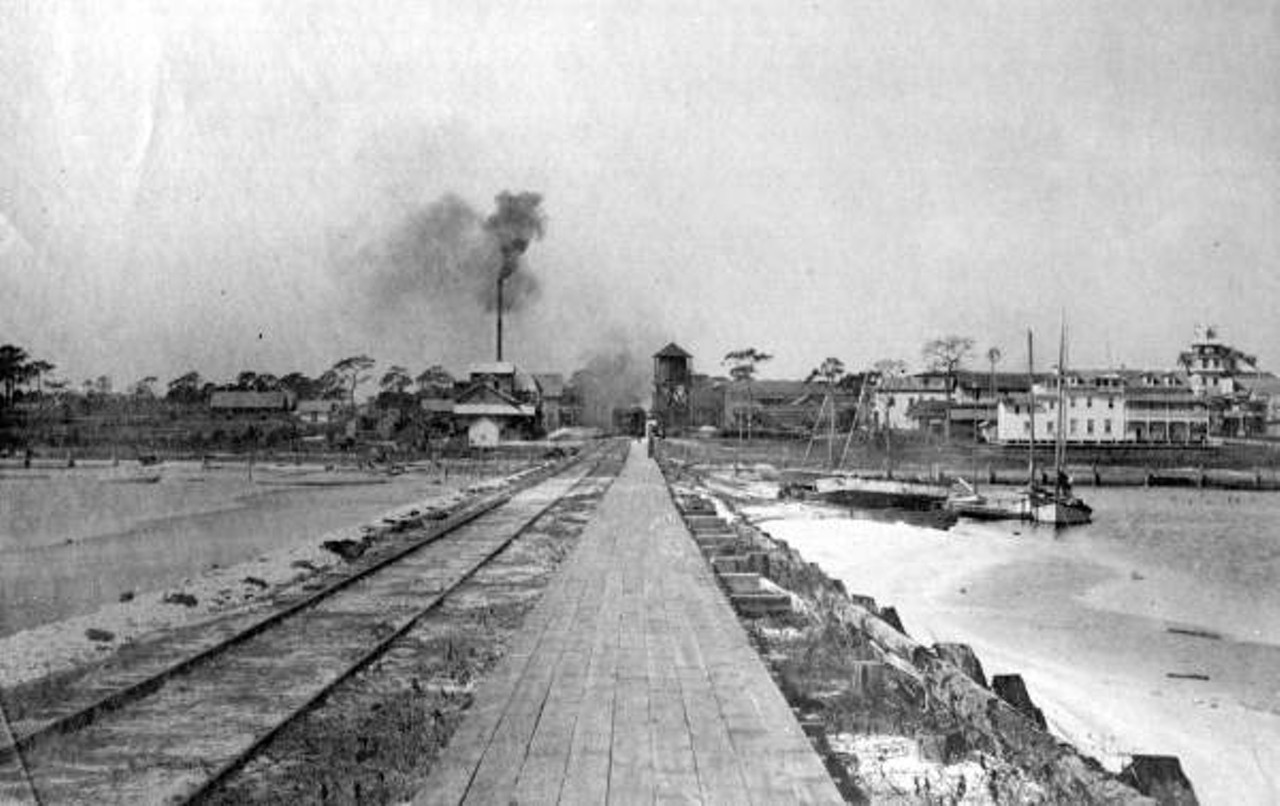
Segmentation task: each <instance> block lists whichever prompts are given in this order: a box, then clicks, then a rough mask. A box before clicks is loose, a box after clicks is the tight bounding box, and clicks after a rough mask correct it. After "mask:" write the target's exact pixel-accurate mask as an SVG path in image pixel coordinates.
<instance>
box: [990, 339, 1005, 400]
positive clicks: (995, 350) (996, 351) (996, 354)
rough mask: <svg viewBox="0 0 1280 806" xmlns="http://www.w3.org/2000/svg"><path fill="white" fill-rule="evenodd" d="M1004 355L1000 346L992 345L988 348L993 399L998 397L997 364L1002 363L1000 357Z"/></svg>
mask: <svg viewBox="0 0 1280 806" xmlns="http://www.w3.org/2000/svg"><path fill="white" fill-rule="evenodd" d="M1003 357H1004V356H1002V355H1001V353H1000V348H999V347H990V348H988V349H987V361H988V363H990V364H991V399H992V400H995V397H996V364H999V363H1000V359H1001V358H1003Z"/></svg>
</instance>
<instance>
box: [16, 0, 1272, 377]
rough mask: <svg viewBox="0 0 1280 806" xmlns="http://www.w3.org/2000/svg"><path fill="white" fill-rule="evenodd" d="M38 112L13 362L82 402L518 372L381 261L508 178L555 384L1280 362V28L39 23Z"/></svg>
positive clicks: (472, 311) (31, 112) (22, 129)
mask: <svg viewBox="0 0 1280 806" xmlns="http://www.w3.org/2000/svg"><path fill="white" fill-rule="evenodd" d="M641 5H643V8H640V6H641ZM0 99H2V100H0V278H2V280H3V295H2V296H0V342H16V343H19V344H22V345H24V346H26V347H27V348H28V349H29V350H30V351H31V352H32V353H33V354H35V355H37V356H40V357H44V358H47V359H49V360H51V361H53V362H54V363H55V364H57V365H58V366H59V368H60V372H61V373H62V374H63V375H65V376H67V377H69V378H71V379H72V380H74V381H79V380H80V379H83V378H84V377H86V376H88V375H91V374H93V375H96V374H99V373H108V374H111V375H112V376H114V378H115V379H116V384H117V387H120V386H122V385H124V384H126V383H128V382H130V381H132V380H135V379H137V378H138V377H141V376H142V375H146V374H155V375H159V376H160V377H161V378H162V379H168V378H171V377H173V376H174V375H176V374H179V373H181V372H183V371H185V370H187V369H192V368H194V369H197V370H199V371H201V372H202V373H203V374H205V375H206V376H211V377H213V378H215V379H220V378H224V377H226V376H230V375H232V374H233V373H235V372H236V371H238V370H240V369H246V368H250V369H256V370H262V371H271V372H276V373H284V372H287V371H289V370H293V369H299V370H302V371H305V372H308V373H317V372H319V371H320V370H322V369H324V368H326V367H327V366H329V365H331V364H332V363H333V362H334V361H335V360H337V359H339V358H341V357H343V356H346V355H350V354H353V353H361V352H367V353H369V354H371V355H373V356H374V357H376V358H378V359H379V360H380V362H381V363H382V364H383V365H384V366H385V365H386V364H388V363H391V362H397V363H403V364H406V365H408V366H409V367H410V369H413V370H415V371H416V370H419V369H421V368H422V367H424V366H426V365H427V364H429V363H435V362H437V361H443V362H445V363H446V364H448V365H450V366H452V367H454V368H458V369H460V368H463V367H465V365H466V364H467V363H469V362H470V361H473V360H487V359H489V358H490V357H491V355H492V349H493V348H492V336H491V331H492V328H493V325H492V317H491V315H490V314H487V313H485V312H484V310H483V309H482V307H480V306H479V305H478V304H476V302H475V300H474V299H473V298H471V297H467V298H460V297H458V296H457V295H456V294H452V292H451V291H450V290H449V288H445V287H434V286H433V285H432V281H431V280H430V279H429V278H424V281H423V284H422V286H421V287H420V288H414V289H410V290H409V291H408V292H406V293H405V294H403V295H402V296H399V297H397V298H396V299H390V300H388V299H386V297H385V295H383V296H378V295H377V294H373V293H371V292H370V288H371V287H374V286H375V285H376V284H373V283H371V281H370V275H371V274H374V273H376V272H377V271H379V268H378V267H377V266H376V265H372V264H373V263H374V262H376V261H371V259H369V255H374V254H381V252H379V249H380V248H381V247H383V246H385V245H386V244H387V243H393V242H394V238H395V233H396V232H397V231H398V229H397V228H398V227H400V226H401V225H402V224H403V222H404V221H405V220H406V219H407V218H411V217H412V216H413V215H414V214H415V211H421V210H423V209H424V208H427V207H428V206H429V205H431V204H432V203H433V202H434V201H436V200H438V199H440V198H441V197H442V196H444V195H446V194H454V195H455V196H457V197H459V198H461V199H462V200H464V201H465V202H466V203H467V204H469V205H470V206H471V207H473V208H474V209H475V210H476V211H478V213H479V214H480V215H485V214H487V213H488V212H489V211H490V210H491V209H492V206H493V197H494V196H495V195H496V194H497V193H498V192H500V191H503V190H512V191H522V190H530V191H537V192H540V193H542V194H544V200H543V208H544V210H545V212H546V214H547V216H548V224H547V230H546V237H545V238H544V239H543V240H542V241H540V242H536V243H534V244H533V245H532V246H531V247H530V249H529V252H528V254H527V260H526V264H525V266H524V267H523V268H521V270H520V271H521V272H528V273H529V274H530V275H533V276H535V277H536V279H537V280H538V283H539V287H540V293H539V294H538V295H537V297H536V299H533V300H532V301H531V302H530V303H529V304H527V305H526V306H525V307H524V308H523V309H522V310H521V311H519V312H517V313H515V314H513V315H512V317H511V320H510V323H509V325H508V333H509V334H510V337H509V340H508V347H507V354H508V357H510V358H513V359H514V360H516V361H517V362H519V363H521V364H522V365H524V366H526V367H528V368H530V369H552V370H570V369H572V368H573V367H575V366H576V365H577V364H578V363H579V362H581V361H582V360H583V359H584V358H585V357H586V356H588V355H589V354H590V353H591V352H592V351H593V349H594V348H595V346H596V345H601V344H602V345H604V346H605V347H606V348H613V347H616V346H631V347H632V348H633V349H635V350H637V351H640V352H642V353H644V354H649V353H652V352H654V351H655V350H657V349H658V348H660V347H661V346H662V345H663V344H664V343H665V342H666V341H667V340H671V339H674V340H676V341H678V342H679V343H681V344H682V345H683V346H685V347H686V348H688V349H689V350H690V351H691V352H693V353H694V355H695V366H696V367H697V368H698V369H699V370H702V371H708V370H710V371H715V370H717V369H718V366H717V364H718V359H719V358H720V357H721V356H722V355H723V354H724V353H725V352H726V351H727V350H730V349H733V348H737V347H744V346H748V345H751V346H756V347H758V348H761V349H764V350H766V351H768V352H772V353H774V354H775V355H776V359H775V361H774V362H773V364H772V365H771V366H769V367H768V368H767V369H766V370H765V372H764V374H765V375H766V376H774V377H785V376H789V375H803V374H805V373H806V372H807V371H808V370H809V369H810V368H811V367H813V366H815V365H816V364H817V363H818V362H820V361H821V359H822V358H823V357H825V356H828V355H833V356H837V357H840V358H842V359H843V360H844V361H845V362H846V363H847V364H848V365H850V367H851V368H857V367H862V366H866V365H869V364H870V363H871V362H873V361H874V360H876V359H879V358H886V357H896V358H902V359H905V360H907V361H908V362H909V363H912V364H918V363H919V354H920V346H921V344H922V343H923V342H924V341H925V340H926V339H927V338H929V337H931V336H935V335H939V334H943V333H951V332H956V333H961V334H965V335H969V336H972V337H973V338H974V339H975V340H976V341H977V345H978V351H979V352H980V353H981V354H985V350H986V348H987V347H988V346H989V345H992V344H994V345H998V346H1000V347H1002V348H1004V351H1005V354H1006V356H1007V359H1006V365H1007V366H1006V368H1009V369H1018V368H1021V366H1022V365H1023V364H1022V362H1023V361H1024V360H1025V358H1024V356H1025V350H1024V348H1023V346H1022V345H1023V342H1024V339H1025V337H1024V335H1023V333H1024V330H1025V328H1026V327H1028V326H1032V327H1035V328H1036V332H1037V336H1038V338H1039V339H1040V343H1042V344H1044V345H1045V349H1044V351H1043V352H1042V353H1041V358H1043V359H1044V363H1046V364H1047V363H1048V359H1049V353H1050V352H1052V347H1051V346H1050V345H1051V343H1052V342H1055V341H1056V332H1057V322H1058V318H1059V315H1060V314H1061V313H1062V312H1064V311H1065V313H1066V316H1067V319H1068V321H1069V324H1070V327H1071V345H1072V358H1073V363H1075V364H1077V365H1090V366H1101V365H1105V364H1108V363H1110V364H1115V365H1120V364H1125V365H1128V366H1139V365H1146V366H1170V365H1172V364H1173V362H1174V360H1175V359H1176V356H1177V353H1178V351H1179V349H1180V348H1181V347H1182V346H1183V345H1184V344H1185V343H1186V342H1187V341H1188V340H1189V339H1190V337H1191V335H1192V330H1193V327H1194V325H1195V324H1196V323H1200V322H1210V323H1217V324H1218V325H1220V326H1221V329H1222V334H1223V335H1224V337H1225V338H1227V339H1228V340H1229V341H1232V342H1234V343H1236V344H1237V345H1238V346H1240V347H1242V348H1244V349H1246V350H1248V351H1252V352H1256V353H1258V354H1259V356H1260V358H1261V359H1262V362H1263V364H1264V365H1265V366H1268V367H1270V368H1272V369H1280V315H1277V314H1280V215H1278V214H1280V163H1278V161H1277V157H1278V156H1280V145H1278V144H1280V14H1278V10H1277V3H1274V2H1253V1H1252V0H1239V1H1238V2H1227V3H1224V2H1220V0H1203V2H1177V1H1176V0H1125V2H1115V1H1114V0H1104V1H1102V2H1081V0H1070V2H1058V3H1035V2H1027V0H1010V1H1009V2H979V1H978V0H968V1H967V2H963V3H946V2H938V3H918V2H902V1H901V0H892V1H886V2H876V3H870V2H858V1H857V0H842V1H841V2H821V3H786V2H777V1H776V0H773V1H771V2H758V3H725V2H706V3H701V4H698V3H693V2H684V1H683V0H682V1H681V2H672V3H670V4H635V3H630V2H619V3H617V4H609V3H586V2H582V3H562V4H554V7H553V4H550V3H546V2H536V3H527V4H515V3H503V4H494V3H483V2H481V3H457V2H440V3H426V2H421V0H412V1H411V2H403V3H395V2H387V1H384V2H378V3H373V4H367V3H356V2H329V3H325V2H315V3H310V4H302V3H294V2H278V3H256V4H239V5H237V4H232V3H207V2H199V3H195V2H191V3H184V2H173V0H156V2H153V3H147V2H111V3H98V2H82V3H54V2H45V3H6V4H3V6H0ZM380 245H381V246H380ZM384 251H385V250H384ZM366 264H367V265H366ZM1038 352H1039V351H1038ZM976 363H977V364H978V365H979V366H985V361H978V362H976Z"/></svg>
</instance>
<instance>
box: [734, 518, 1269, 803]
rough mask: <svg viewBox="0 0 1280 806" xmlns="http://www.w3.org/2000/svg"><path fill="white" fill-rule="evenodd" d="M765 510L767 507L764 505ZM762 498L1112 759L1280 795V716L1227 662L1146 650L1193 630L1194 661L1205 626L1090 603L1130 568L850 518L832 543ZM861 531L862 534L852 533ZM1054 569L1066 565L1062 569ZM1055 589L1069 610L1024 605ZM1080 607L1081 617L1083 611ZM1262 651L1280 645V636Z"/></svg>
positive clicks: (1228, 792)
mask: <svg viewBox="0 0 1280 806" xmlns="http://www.w3.org/2000/svg"><path fill="white" fill-rule="evenodd" d="M758 509H763V510H765V513H764V514H765V515H766V516H767V517H763V518H761V517H759V515H760V514H761V513H760V512H759V511H758ZM758 509H757V510H756V511H753V510H752V509H751V508H750V507H748V508H747V511H748V512H749V513H752V518H751V519H752V522H753V523H755V524H756V525H757V526H758V528H761V529H762V530H764V531H765V532H766V533H769V534H772V535H774V536H775V537H778V538H780V539H783V540H785V541H786V542H787V543H788V544H790V545H792V546H793V547H795V548H796V550H797V551H799V552H800V553H801V554H802V555H803V556H805V558H806V559H808V560H811V561H814V562H817V563H818V565H819V566H820V567H822V568H823V570H824V571H826V572H827V573H829V574H831V575H832V576H833V577H835V578H837V579H840V580H841V581H843V582H844V583H845V584H846V585H847V586H848V587H849V589H850V590H851V591H857V592H859V593H865V594H868V595H872V596H874V597H875V598H876V600H877V601H880V602H884V603H888V604H893V605H895V607H897V609H898V612H899V613H900V614H901V616H902V620H903V622H904V624H905V626H906V629H907V631H908V633H910V634H911V635H912V636H914V637H916V638H917V639H918V640H920V641H921V642H923V643H931V642H940V641H948V642H963V643H966V644H969V645H970V646H971V647H972V648H973V650H974V651H975V652H976V653H977V655H978V656H979V657H980V658H981V659H982V661H983V662H984V666H985V667H986V670H987V672H988V673H997V674H999V673H1005V672H1010V673H1018V674H1021V675H1022V676H1023V678H1024V680H1025V681H1026V683H1027V687H1028V690H1029V692H1030V694H1031V696H1032V698H1033V699H1034V700H1035V702H1036V703H1037V705H1039V706H1040V707H1041V709H1042V710H1043V711H1044V713H1045V716H1046V718H1047V719H1048V720H1049V722H1050V725H1051V726H1052V727H1053V729H1054V731H1055V732H1056V733H1058V734H1059V735H1061V736H1063V737H1064V738H1065V739H1067V740H1068V741H1069V742H1071V743H1072V744H1073V745H1075V746H1076V747H1079V748H1080V749H1081V750H1082V751H1083V752H1086V753H1088V754H1091V755H1094V756H1095V757H1097V758H1098V759H1099V760H1100V761H1102V762H1103V763H1104V766H1106V767H1107V768H1108V769H1110V770H1112V771H1113V772H1114V771H1118V770H1119V769H1120V767H1121V766H1123V763H1124V762H1125V760H1126V759H1127V757H1128V756H1129V755H1130V754H1132V753H1148V754H1149V753H1162V754H1166V753H1167V754H1173V755H1176V756H1178V757H1179V758H1180V759H1181V761H1182V763H1183V766H1184V769H1185V770H1186V772H1187V775H1188V777H1189V778H1190V779H1191V781H1192V783H1193V784H1194V785H1195V786H1196V791H1197V794H1198V795H1199V796H1200V798H1201V800H1202V802H1205V803H1218V802H1221V803H1269V802H1275V800H1277V799H1280V782H1277V781H1276V780H1274V778H1273V777H1270V776H1268V774H1267V771H1269V770H1274V769H1280V715H1276V714H1275V713H1272V712H1268V711H1260V710H1257V709H1252V708H1247V707H1246V706H1244V705H1243V704H1241V703H1239V702H1237V701H1236V699H1235V695H1234V694H1232V693H1230V692H1224V691H1223V690H1222V689H1221V682H1220V681H1219V680H1218V678H1217V677H1216V675H1215V676H1214V677H1213V679H1212V680H1211V681H1210V682H1200V681H1190V680H1188V681H1183V680H1175V679H1170V678H1167V677H1165V676H1164V674H1165V669H1164V667H1163V665H1162V659H1160V658H1153V657H1149V656H1144V648H1143V646H1142V645H1141V638H1139V639H1138V640H1135V635H1136V634H1137V633H1140V632H1145V633H1146V636H1145V637H1146V639H1147V640H1153V641H1155V642H1159V641H1162V640H1175V639H1176V640H1182V639H1185V643H1186V646H1187V651H1186V658H1187V662H1188V663H1191V662H1194V661H1196V660H1197V658H1198V657H1199V656H1200V655H1201V654H1202V653H1203V650H1204V646H1203V645H1202V643H1203V642H1204V641H1205V640H1206V639H1203V638H1196V637H1189V636H1181V637H1178V636H1169V635H1168V634H1167V633H1166V632H1165V631H1164V629H1163V627H1164V626H1165V625H1164V623H1162V621H1163V620H1157V619H1149V618H1144V617H1141V616H1134V615H1128V614H1123V613H1117V612H1115V611H1111V610H1104V609H1101V608H1099V607H1097V606H1096V605H1095V604H1091V603H1090V593H1091V592H1092V591H1095V590H1097V589H1099V588H1100V587H1103V586H1106V585H1108V584H1119V582H1120V579H1121V577H1120V576H1119V575H1120V573H1121V572H1120V570H1119V569H1117V568H1114V567H1111V566H1110V565H1109V564H1106V563H1095V564H1094V566H1093V568H1092V569H1091V571H1086V572H1085V573H1084V575H1083V576H1080V575H1078V574H1077V572H1079V571H1080V569H1078V568H1071V567H1065V568H1064V567H1063V565H1062V562H1061V560H1060V559H1054V558H1053V557H1052V556H1051V555H1052V552H1050V553H1047V554H1045V555H1043V556H1040V557H1037V558H1036V559H1033V560H1028V559H1026V558H1025V557H1024V556H1023V554H1024V552H1025V550H1026V549H1025V546H1024V545H1023V544H1022V543H1020V542H1018V541H1015V540H1005V541H1003V543H1000V542H997V541H994V540H992V541H982V540H978V541H975V540H974V539H973V538H972V536H971V535H966V536H964V537H961V538H958V539H957V538H956V537H954V536H950V535H949V533H946V532H937V533H936V535H935V534H926V533H924V532H923V531H917V532H912V531H911V530H910V529H903V528H894V527H892V526H890V525H885V524H877V523H874V522H864V521H857V522H854V523H856V526H855V527H853V529H852V530H850V529H849V528H848V527H847V526H846V528H845V529H844V530H843V531H842V534H841V543H840V545H838V546H833V545H831V543H830V541H829V540H825V541H824V537H823V536H822V535H820V534H816V533H815V530H814V529H812V525H811V524H810V525H809V528H806V527H805V524H804V523H803V522H798V521H797V520H796V519H794V518H793V519H790V520H788V519H786V518H785V517H783V518H781V519H779V518H777V517H771V516H772V515H776V514H782V515H784V516H785V513H772V512H771V510H772V509H773V508H770V507H763V508H758ZM797 523H799V525H798V526H797ZM845 523H846V524H848V523H850V522H849V521H846V522H845ZM817 531H819V532H820V531H821V530H817ZM851 531H856V532H858V533H859V534H856V535H853V536H852V537H851ZM806 532H807V534H806ZM975 542H976V543H977V545H976V546H975ZM1036 563H1040V564H1043V565H1044V566H1045V570H1046V571H1047V572H1048V573H1041V574H1040V575H1038V576H1037V575H1036V574H1034V573H1033V574H1031V575H1030V576H1031V577H1033V579H1031V582H1032V583H1033V584H1036V588H1035V589H1034V590H1033V591H1028V590H1027V584H1028V583H1027V579H1028V571H1029V570H1032V569H1031V566H1033V565H1035V564H1036ZM1055 570H1056V572H1057V573H1058V574H1059V576H1060V577H1062V578H1060V579H1058V580H1056V581H1055V580H1054V579H1053V573H1052V572H1054V571H1055ZM1046 590H1048V591H1049V594H1048V595H1051V596H1052V598H1053V602H1052V603H1051V605H1050V606H1049V607H1050V609H1053V608H1057V609H1060V610H1062V611H1063V612H1062V613H1061V614H1051V615H1049V616H1047V617H1045V616H1044V614H1042V613H1035V612H1033V613H1032V614H1031V615H1029V616H1028V615H1026V614H1025V613H1023V612H1022V611H1021V610H1020V609H1019V608H1020V607H1023V605H1021V604H1020V603H1019V602H1018V599H1019V597H1020V596H1025V597H1027V598H1032V597H1035V598H1039V597H1041V596H1044V595H1046ZM1063 596H1065V597H1067V598H1066V599H1063V598H1061V597H1063ZM1010 610H1012V611H1014V613H1013V614H1012V615H1011V614H1009V613H1008V612H1007V611H1010ZM1082 612H1083V613H1084V615H1083V616H1081V613H1082ZM1019 614H1021V615H1019ZM1081 617H1083V618H1084V622H1079V621H1075V619H1077V618H1081ZM1090 630H1092V631H1094V632H1093V633H1092V634H1094V635H1096V634H1098V633H1102V632H1105V633H1107V634H1108V635H1109V636H1113V637H1114V641H1115V642H1117V643H1116V645H1117V646H1121V645H1123V642H1126V641H1128V642H1131V645H1130V646H1129V648H1128V649H1127V650H1122V651H1121V654H1122V655H1124V656H1125V659H1124V660H1118V659H1117V658H1116V657H1115V656H1114V655H1108V654H1107V653H1106V652H1104V651H1101V650H1100V649H1099V645H1100V644H1107V640H1108V639H1102V638H1096V639H1092V640H1082V636H1083V635H1085V634H1086V633H1084V632H1082V631H1090ZM1091 643H1092V644H1093V646H1090V644H1091ZM1213 643H1214V644H1218V645H1219V646H1217V650H1218V651H1219V652H1223V653H1228V654H1231V653H1235V654H1236V655H1239V654H1240V653H1243V652H1246V651H1247V650H1246V649H1241V648H1240V647H1239V646H1233V645H1232V644H1233V643H1234V642H1231V641H1229V640H1226V639H1223V640H1221V641H1219V640H1214V641H1213ZM1108 646H1110V644H1108ZM1265 651H1266V652H1268V653H1270V652H1273V651H1274V652H1275V653H1276V654H1277V655H1280V647H1274V646H1270V647H1268V648H1267V649H1266V650H1265ZM1233 657H1234V656H1233ZM1222 663H1224V664H1229V663H1230V661H1229V660H1224V661H1222ZM1254 731H1262V735H1255V733H1254ZM1224 750H1227V751H1229V752H1224Z"/></svg>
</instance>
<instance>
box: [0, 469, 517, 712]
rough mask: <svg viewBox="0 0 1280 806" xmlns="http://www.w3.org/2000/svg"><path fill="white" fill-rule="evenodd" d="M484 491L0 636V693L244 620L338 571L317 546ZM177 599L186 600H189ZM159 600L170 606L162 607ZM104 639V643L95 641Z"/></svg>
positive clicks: (422, 501)
mask: <svg viewBox="0 0 1280 806" xmlns="http://www.w3.org/2000/svg"><path fill="white" fill-rule="evenodd" d="M503 482H504V483H505V479H504V480H503ZM492 486H493V485H491V484H485V483H481V484H470V485H467V486H466V487H463V486H461V485H459V486H457V487H443V486H442V487H441V488H440V489H439V490H438V491H436V494H435V495H432V496H421V495H420V497H419V498H418V499H416V500H413V501H409V502H407V503H403V504H400V505H397V506H394V507H392V508H390V509H388V510H386V511H384V512H383V513H381V514H380V515H378V516H376V517H374V518H370V519H365V520H363V521H361V522H358V523H354V524H350V525H347V526H342V527H338V528H336V529H332V530H329V531H326V532H323V533H320V534H312V535H309V536H307V537H304V538H301V539H299V540H296V541H294V542H292V543H291V544H289V545H286V546H280V547H278V548H276V549H272V550H270V551H266V552H261V553H259V554H258V555H257V556H256V557H254V558H252V559H249V560H245V561H243V562H240V563H236V564H234V565H230V566H225V567H216V568H209V569H206V570H205V571H203V572H201V573H199V574H198V575H195V576H191V577H186V578H183V579H180V580H173V581H172V582H171V583H169V584H165V585H162V586H159V587H157V588H155V589H151V590H148V591H144V592H139V593H136V594H134V595H133V596H132V597H131V598H130V599H129V600H127V601H118V602H111V603H107V604H104V605H103V606H101V607H99V608H98V609H96V610H94V611H92V612H89V613H84V614H80V615H75V616H72V617H70V618H67V619H62V620H59V621H53V622H48V623H45V624H41V625H38V626H35V627H31V628H28V629H25V630H20V631H18V632H15V633H11V634H9V635H6V636H3V637H0V688H11V687H14V686H20V685H27V684H30V683H33V682H36V681H38V680H41V679H44V678H50V677H54V676H58V675H65V674H74V673H77V672H78V671H80V670H82V669H85V668H88V667H91V666H93V665H95V664H97V663H99V662H101V661H104V660H107V659H109V658H110V657H112V655H114V654H115V652H117V651H119V650H120V649H122V648H124V647H127V646H129V645H131V644H133V643H134V642H137V641H139V640H143V639H148V638H151V637H153V636H155V635H159V634H162V633H167V632H170V631H173V630H178V629H182V628H186V627H193V626H197V625H201V624H206V623H209V622H212V621H216V620H220V619H226V618H238V617H243V616H245V615H248V614H251V613H253V612H254V611H255V610H257V609H258V608H260V607H262V606H265V605H266V604H267V603H268V602H269V601H270V600H272V599H273V598H275V597H278V596H280V595H282V594H284V593H287V592H289V591H291V590H293V589H295V588H297V587H298V586H301V585H305V584H306V583H307V582H308V581H309V580H310V579H312V578H313V577H315V576H317V575H319V574H322V573H324V572H325V571H328V570H331V569H333V568H335V567H337V566H340V565H342V564H343V563H344V560H343V558H342V557H341V556H339V555H338V554H337V553H335V552H334V551H332V550H330V549H326V548H325V547H324V545H323V544H324V543H326V542H328V541H342V540H359V539H360V538H361V537H363V536H364V535H366V534H371V533H373V534H376V533H377V532H378V530H379V529H380V528H385V526H386V523H385V522H386V521H392V520H396V519H399V518H403V517H405V516H407V515H408V514H409V513H410V512H412V511H419V512H420V511H424V510H439V509H450V508H453V507H456V506H458V505H459V504H461V503H463V502H464V501H466V500H469V498H471V497H473V495H474V494H476V493H479V492H481V491H483V490H484V489H491V488H492ZM185 597H194V602H192V601H191V600H190V599H186V598H185ZM166 598H169V599H170V601H168V602H166V601H165V600H166ZM188 602H190V604H188ZM92 631H103V632H98V633H96V635H97V636H98V638H96V639H95V638H91V637H89V635H90V633H91V632H92ZM107 634H109V635H110V638H105V637H103V636H105V635H107Z"/></svg>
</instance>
